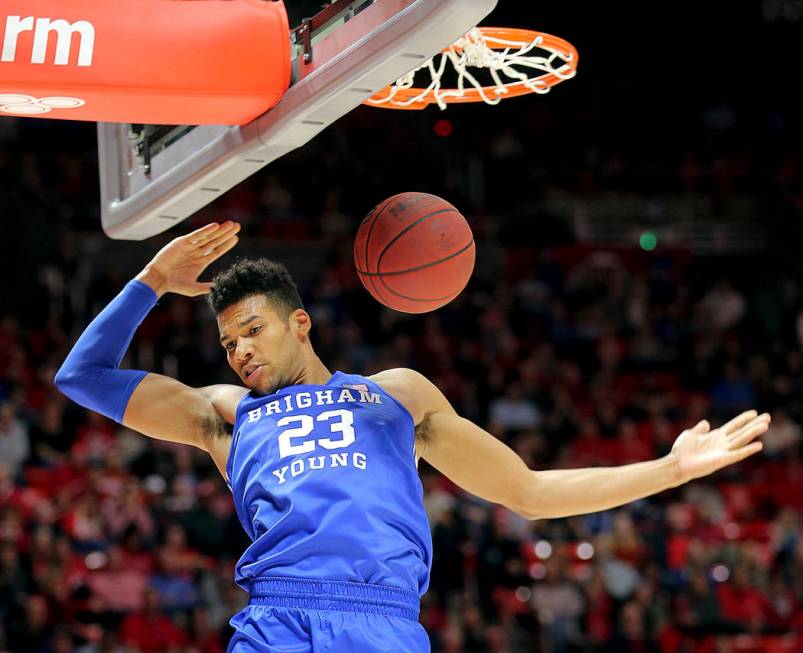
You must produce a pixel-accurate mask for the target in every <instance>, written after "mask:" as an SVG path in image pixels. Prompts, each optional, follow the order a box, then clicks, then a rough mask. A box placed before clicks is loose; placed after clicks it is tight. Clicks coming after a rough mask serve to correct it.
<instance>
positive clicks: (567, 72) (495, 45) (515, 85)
mask: <svg viewBox="0 0 803 653" xmlns="http://www.w3.org/2000/svg"><path fill="white" fill-rule="evenodd" d="M477 29H478V30H479V31H480V32H481V33H482V35H483V36H484V37H485V38H486V40H487V41H488V43H487V45H488V47H489V48H491V49H492V50H504V49H506V48H511V47H524V46H526V45H530V44H531V43H533V42H535V41H536V40H537V39H540V42H539V43H538V45H537V46H536V48H538V49H542V50H548V51H550V52H553V53H556V54H559V55H560V57H561V59H563V61H564V65H563V66H562V67H561V68H560V74H557V73H545V74H543V75H539V76H538V77H534V78H532V79H531V80H530V82H531V83H533V82H534V83H535V84H537V85H538V88H539V91H540V90H541V89H543V92H546V91H548V90H549V89H550V88H552V87H553V86H556V85H557V84H560V83H561V82H562V81H565V80H566V79H568V78H570V77H572V76H573V75H574V73H575V72H576V70H577V62H578V59H579V55H578V53H577V49H576V48H575V47H574V46H573V45H572V44H571V43H569V42H568V41H566V40H564V39H562V38H560V37H557V36H553V35H551V34H545V33H544V32H536V31H534V30H529V29H520V28H517V27H478V28H477ZM450 49H452V50H454V51H457V52H460V51H461V50H462V48H460V47H459V46H458V45H457V44H455V45H452V46H449V47H448V48H444V49H443V50H442V53H446V52H449V50H450ZM499 89H504V92H503V93H498V92H497V91H498V90H499ZM482 91H483V92H484V93H485V95H486V97H497V98H501V99H507V98H512V97H518V96H519V95H526V94H527V93H535V92H536V91H535V90H534V89H533V88H531V87H530V86H528V85H527V84H526V83H525V82H521V81H519V82H511V83H509V84H503V85H501V86H497V85H491V86H484V87H482ZM452 92H455V93H456V92H457V89H441V90H440V93H441V94H445V97H443V98H442V100H443V101H444V102H447V103H448V104H463V103H465V102H482V101H484V98H483V95H482V92H481V91H480V90H479V89H477V88H468V89H464V90H463V92H462V95H459V96H458V95H450V93H452ZM419 95H420V96H421V97H420V98H418V100H416V101H413V98H415V97H417V96H419ZM391 96H392V97H393V99H392V100H388V98H390V97H391ZM408 102H409V104H404V105H403V106H401V105H400V104H397V103H408ZM436 102H437V100H436V99H435V91H434V90H430V91H429V92H426V89H424V88H400V89H396V90H395V91H394V89H393V85H390V86H387V87H385V88H384V89H382V90H381V91H379V92H378V93H377V94H376V95H374V96H373V97H371V98H369V99H367V100H366V101H365V104H368V105H369V106H372V107H379V108H383V109H423V108H425V107H427V106H429V105H430V104H435V103H436Z"/></svg>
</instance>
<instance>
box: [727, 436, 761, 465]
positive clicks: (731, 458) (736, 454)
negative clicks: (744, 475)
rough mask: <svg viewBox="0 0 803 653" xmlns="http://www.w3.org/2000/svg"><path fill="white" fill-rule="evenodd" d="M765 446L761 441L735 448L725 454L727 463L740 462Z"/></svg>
mask: <svg viewBox="0 0 803 653" xmlns="http://www.w3.org/2000/svg"><path fill="white" fill-rule="evenodd" d="M763 448H764V445H763V444H762V443H761V442H753V443H751V444H748V445H747V446H746V447H741V448H740V449H735V450H733V451H729V452H728V453H727V455H726V456H725V459H724V462H725V464H724V465H723V467H725V466H726V465H732V464H733V463H738V462H739V461H740V460H744V459H745V458H749V457H750V456H752V455H753V454H757V453H758V452H759V451H761V450H762V449H763Z"/></svg>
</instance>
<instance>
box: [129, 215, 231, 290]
mask: <svg viewBox="0 0 803 653" xmlns="http://www.w3.org/2000/svg"><path fill="white" fill-rule="evenodd" d="M239 231H240V225H239V223H237V222H232V221H228V222H224V223H223V224H218V223H216V222H213V223H212V224H208V225H206V226H205V227H201V228H200V229H198V230H196V231H193V232H192V233H190V234H187V235H186V236H180V237H178V238H175V239H174V240H171V241H170V242H169V243H168V244H167V245H165V246H164V247H163V248H162V249H161V250H159V253H158V254H157V255H156V256H154V257H153V259H152V260H151V262H150V263H148V265H147V266H145V269H144V270H143V271H142V272H141V273H140V274H139V275H137V279H139V280H140V281H142V282H143V283H146V284H147V285H149V286H150V287H151V288H153V290H154V291H155V292H156V294H157V295H159V296H161V295H163V294H164V293H166V292H174V293H177V294H179V295H186V296H187V297H197V296H198V295H205V294H206V293H208V292H209V291H210V290H211V289H212V284H211V283H207V282H202V281H198V277H199V276H200V275H201V273H202V272H203V271H204V270H205V269H206V268H207V267H208V266H209V264H210V263H212V262H213V261H216V260H217V259H219V258H220V257H221V256H223V255H224V254H225V253H226V252H228V251H229V250H230V249H232V247H234V246H235V245H236V244H237V241H238V237H237V233H238V232H239Z"/></svg>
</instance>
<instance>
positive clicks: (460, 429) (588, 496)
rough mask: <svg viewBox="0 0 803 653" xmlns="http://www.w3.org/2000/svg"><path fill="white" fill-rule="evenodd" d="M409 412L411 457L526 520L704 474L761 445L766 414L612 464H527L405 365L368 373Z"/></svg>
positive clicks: (594, 508) (688, 434)
mask: <svg viewBox="0 0 803 653" xmlns="http://www.w3.org/2000/svg"><path fill="white" fill-rule="evenodd" d="M374 379H375V380H376V381H377V382H378V383H379V384H380V385H382V386H383V387H384V388H385V389H386V390H387V391H388V392H390V393H391V394H393V395H394V396H396V398H397V399H399V400H400V401H401V402H402V403H403V404H404V405H405V406H407V408H408V409H409V410H410V412H411V413H412V415H413V419H414V420H415V423H416V442H417V445H416V446H417V450H418V453H419V455H420V456H421V457H422V458H424V459H425V460H426V461H427V462H429V463H430V464H431V465H432V466H433V467H435V468H436V469H438V470H439V471H441V472H442V473H443V474H444V475H446V476H447V477H448V478H450V479H451V480H452V481H454V482H455V483H456V484H457V485H459V486H460V487H462V488H463V489H465V490H467V491H468V492H471V493H472V494H475V495H477V496H479V497H482V498H484V499H487V500H489V501H493V502H496V503H500V504H502V505H504V506H506V507H508V508H510V509H511V510H513V511H515V512H517V513H519V514H521V515H523V516H525V517H527V518H529V519H547V518H555V517H568V516H570V515H580V514H585V513H590V512H598V511H600V510H607V509H609V508H615V507H617V506H621V505H624V504H626V503H630V502H631V501H635V500H636V499H641V498H643V497H646V496H650V495H652V494H656V493H657V492H661V491H662V490H666V489H668V488H672V487H676V486H678V485H682V484H683V483H686V482H688V481H690V480H692V479H694V478H698V477H700V476H706V475H708V474H711V473H712V472H715V471H716V470H718V469H721V468H723V467H726V466H727V465H731V464H733V463H735V462H738V461H740V460H743V459H744V458H747V457H748V456H751V455H753V454H755V453H757V452H758V451H760V450H761V442H759V441H757V440H756V438H758V437H759V436H760V435H761V434H763V433H764V432H766V430H767V428H768V426H769V422H770V416H769V415H767V414H766V413H765V414H762V415H758V414H757V413H756V411H752V410H751V411H747V412H745V413H742V414H741V415H739V416H738V417H735V418H734V419H732V420H731V421H730V422H728V423H727V424H725V425H724V426H722V427H720V428H718V429H714V430H711V428H710V426H709V425H708V422H705V421H703V422H700V423H699V424H697V425H696V426H695V427H694V428H692V429H689V430H686V431H683V433H681V434H680V436H679V437H678V439H677V440H676V441H675V444H674V446H673V447H672V451H671V453H669V454H668V455H667V456H664V457H663V458H659V459H656V460H650V461H647V462H642V463H635V464H632V465H623V466H620V467H599V468H585V469H561V470H549V471H533V470H530V469H529V468H528V467H527V466H526V465H525V464H524V462H523V461H522V460H521V458H520V457H519V456H518V455H517V454H516V453H515V452H514V451H512V450H511V449H510V448H509V447H508V446H506V445H505V444H504V443H502V442H500V441H499V440H497V439H496V438H495V437H494V436H492V435H491V434H490V433H487V432H486V431H484V430H483V429H481V428H480V427H478V426H477V425H475V424H473V423H472V422H470V421H468V420H466V419H464V418H462V417H460V416H459V415H458V414H457V413H456V412H455V410H454V409H453V408H452V406H451V405H450V404H449V402H448V401H447V400H446V398H445V397H444V396H443V394H442V393H441V392H440V391H439V390H438V389H437V388H436V387H435V386H434V385H433V384H432V383H431V382H430V381H429V380H427V379H426V378H425V377H423V376H422V375H420V374H418V373H417V372H413V371H411V370H388V371H387V372H382V373H380V374H378V375H376V376H375V377H374Z"/></svg>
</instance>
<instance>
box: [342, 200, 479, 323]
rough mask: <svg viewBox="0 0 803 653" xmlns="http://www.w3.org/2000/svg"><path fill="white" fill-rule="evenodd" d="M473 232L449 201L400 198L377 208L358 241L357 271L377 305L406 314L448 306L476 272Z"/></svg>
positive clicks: (355, 260) (364, 221) (355, 263)
mask: <svg viewBox="0 0 803 653" xmlns="http://www.w3.org/2000/svg"><path fill="white" fill-rule="evenodd" d="M474 258H475V247H474V237H473V234H472V233H471V227H469V226H468V222H466V219H465V218H464V217H463V216H462V215H461V214H460V212H459V211H458V210H457V209H456V208H455V207H454V206H452V205H451V204H449V202H447V201H446V200H444V199H441V198H440V197H437V196H435V195H429V194H427V193H401V194H399V195H394V196H393V197H391V198H389V199H386V200H385V201H384V202H382V203H381V204H379V205H377V206H376V207H374V208H373V209H372V210H371V212H370V213H369V214H368V215H367V216H366V217H365V219H364V220H363V221H362V223H361V224H360V228H359V230H358V231H357V237H356V239H355V241H354V266H355V267H356V268H357V276H358V277H359V278H360V281H361V282H362V284H363V286H365V289H366V290H367V291H368V292H369V293H371V295H372V296H373V297H374V299H376V300H377V301H379V302H381V303H382V304H384V305H385V306H387V307H388V308H392V309H394V310H396V311H400V312H402V313H426V312H428V311H434V310H435V309H437V308H440V307H441V306H445V305H446V304H448V303H449V302H450V301H452V300H453V299H454V298H455V297H457V296H458V295H459V294H460V293H461V292H462V291H463V289H464V288H465V287H466V284H467V283H468V280H469V278H470V277H471V273H472V271H473V270H474Z"/></svg>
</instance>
